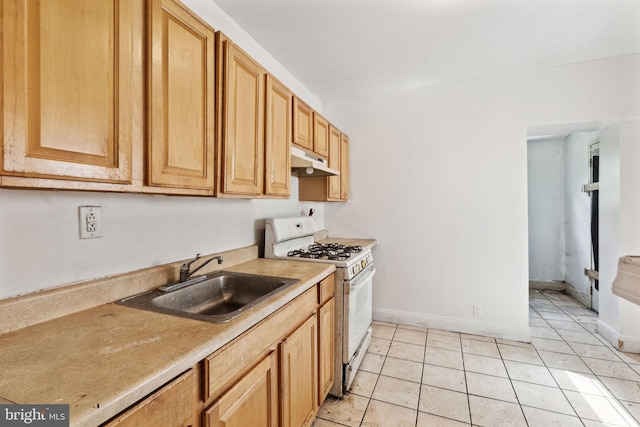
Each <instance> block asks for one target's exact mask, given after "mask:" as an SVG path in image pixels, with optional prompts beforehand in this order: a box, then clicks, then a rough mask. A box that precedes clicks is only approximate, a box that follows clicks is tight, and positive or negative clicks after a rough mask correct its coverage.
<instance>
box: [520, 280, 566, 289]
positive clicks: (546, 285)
mask: <svg viewBox="0 0 640 427" xmlns="http://www.w3.org/2000/svg"><path fill="white" fill-rule="evenodd" d="M565 285H566V283H565V282H563V281H561V280H529V289H536V290H545V291H564V289H565Z"/></svg>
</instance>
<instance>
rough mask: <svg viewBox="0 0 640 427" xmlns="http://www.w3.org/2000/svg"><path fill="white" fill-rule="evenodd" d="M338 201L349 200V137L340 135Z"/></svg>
mask: <svg viewBox="0 0 640 427" xmlns="http://www.w3.org/2000/svg"><path fill="white" fill-rule="evenodd" d="M340 200H349V137H348V136H347V135H345V134H340Z"/></svg>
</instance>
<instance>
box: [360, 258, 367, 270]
mask: <svg viewBox="0 0 640 427" xmlns="http://www.w3.org/2000/svg"><path fill="white" fill-rule="evenodd" d="M360 266H361V267H362V268H365V267H366V266H367V260H366V259H363V260H362V261H360Z"/></svg>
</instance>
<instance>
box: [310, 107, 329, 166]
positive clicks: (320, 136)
mask: <svg viewBox="0 0 640 427" xmlns="http://www.w3.org/2000/svg"><path fill="white" fill-rule="evenodd" d="M313 152H314V153H316V154H317V155H319V156H322V157H325V158H326V157H327V156H328V155H329V122H328V121H327V119H325V118H324V117H322V116H321V115H320V114H318V113H315V112H314V113H313Z"/></svg>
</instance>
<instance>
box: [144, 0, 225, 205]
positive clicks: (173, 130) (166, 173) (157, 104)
mask: <svg viewBox="0 0 640 427" xmlns="http://www.w3.org/2000/svg"><path fill="white" fill-rule="evenodd" d="M149 7H150V13H149V28H148V30H149V47H150V48H149V58H150V60H149V73H150V76H149V118H148V120H149V144H148V158H149V168H148V184H149V185H154V186H166V187H178V188H194V189H206V190H211V194H213V191H214V179H215V145H214V141H215V139H214V138H215V93H214V92H215V83H214V82H215V68H214V63H215V33H214V31H213V29H212V28H211V27H209V26H208V25H206V24H205V23H203V22H202V21H200V20H199V19H198V18H196V17H195V16H194V15H192V14H191V13H189V11H187V10H185V9H184V8H183V7H182V6H181V5H180V4H179V3H177V2H174V1H173V0H151V1H150V6H149Z"/></svg>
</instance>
